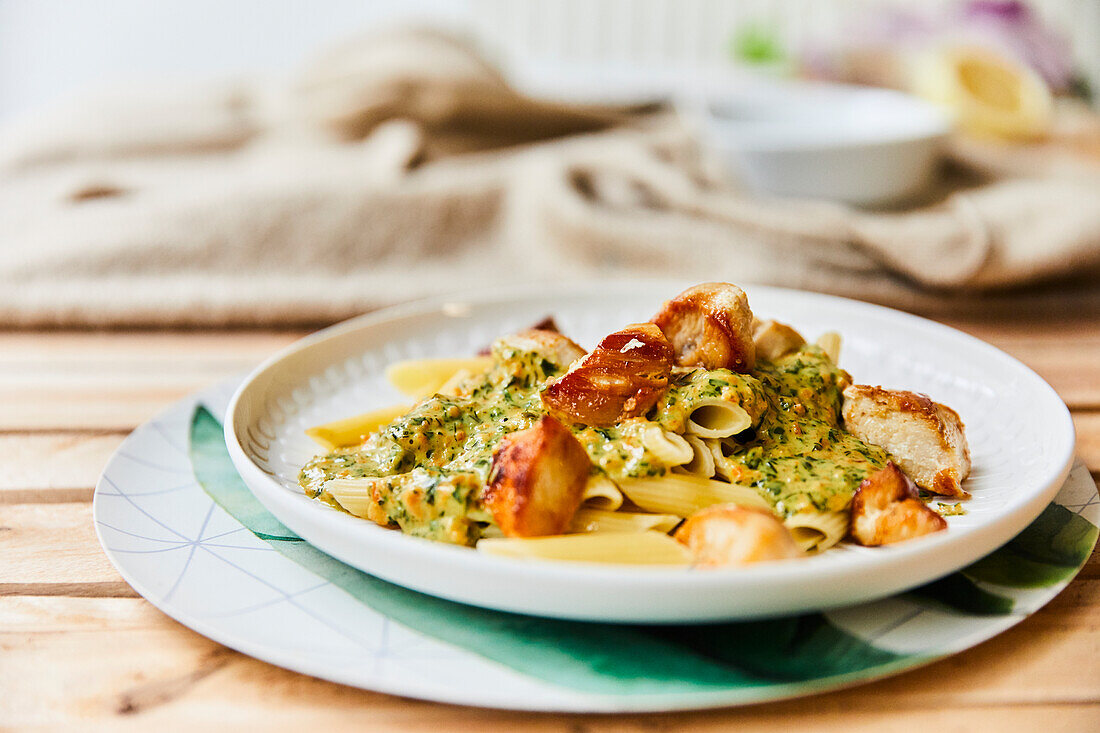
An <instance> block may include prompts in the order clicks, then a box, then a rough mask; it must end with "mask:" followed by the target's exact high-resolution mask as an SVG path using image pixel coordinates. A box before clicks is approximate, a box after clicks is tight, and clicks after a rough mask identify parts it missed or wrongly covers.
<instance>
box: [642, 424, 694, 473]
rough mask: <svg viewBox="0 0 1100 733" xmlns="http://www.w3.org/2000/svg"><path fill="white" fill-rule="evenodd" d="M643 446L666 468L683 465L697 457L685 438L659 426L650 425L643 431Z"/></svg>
mask: <svg viewBox="0 0 1100 733" xmlns="http://www.w3.org/2000/svg"><path fill="white" fill-rule="evenodd" d="M642 445H643V446H645V448H646V450H648V451H649V452H650V453H652V454H653V455H654V456H655V457H656V458H657V460H658V461H660V462H661V463H663V464H664V465H666V466H680V465H683V464H684V463H687V462H688V461H690V460H691V459H692V458H693V457H694V455H695V451H694V450H692V447H691V446H690V445H688V442H687V441H686V440H684V438H683V436H680V435H677V434H676V433H672V432H669V431H668V430H662V429H661V428H660V426H658V425H649V426H647V427H646V429H645V430H644V431H642Z"/></svg>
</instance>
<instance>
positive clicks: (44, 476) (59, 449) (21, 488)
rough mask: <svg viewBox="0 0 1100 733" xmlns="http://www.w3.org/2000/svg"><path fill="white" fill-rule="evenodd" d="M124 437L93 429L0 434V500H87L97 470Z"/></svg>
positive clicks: (97, 472) (7, 501)
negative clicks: (92, 430)
mask: <svg viewBox="0 0 1100 733" xmlns="http://www.w3.org/2000/svg"><path fill="white" fill-rule="evenodd" d="M125 437H126V433H121V432H119V433H114V432H99V431H95V432H64V433H37V434H33V435H27V434H18V433H13V434H7V435H0V504H18V503H21V502H75V501H91V500H92V489H93V487H94V486H95V484H96V481H98V480H99V474H100V473H101V472H102V471H103V467H104V466H105V465H106V464H107V460H108V459H109V458H110V457H111V454H112V453H114V451H115V449H117V448H118V446H119V444H121V443H122V441H123V439H124V438H125Z"/></svg>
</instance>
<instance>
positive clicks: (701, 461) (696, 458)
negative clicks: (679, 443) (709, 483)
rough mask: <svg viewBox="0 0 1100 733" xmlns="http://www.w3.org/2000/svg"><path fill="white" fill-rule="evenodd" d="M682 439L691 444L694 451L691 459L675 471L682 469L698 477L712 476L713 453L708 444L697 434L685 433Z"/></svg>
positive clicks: (713, 469)
mask: <svg viewBox="0 0 1100 733" xmlns="http://www.w3.org/2000/svg"><path fill="white" fill-rule="evenodd" d="M684 440H686V441H687V443H688V445H690V446H691V450H692V451H693V452H694V455H693V456H692V458H691V460H690V461H688V462H687V463H685V464H684V465H682V466H680V467H678V468H677V469H676V470H677V471H683V472H685V473H689V474H691V475H693V476H698V477H699V478H711V477H712V476H714V471H715V467H714V455H713V454H712V453H711V450H710V446H709V445H707V444H706V442H705V441H704V440H703V439H702V438H700V437H699V436H697V435H685V436H684Z"/></svg>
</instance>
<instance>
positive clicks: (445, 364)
mask: <svg viewBox="0 0 1100 733" xmlns="http://www.w3.org/2000/svg"><path fill="white" fill-rule="evenodd" d="M492 365H493V359H492V357H488V356H476V357H471V358H467V359H413V360H410V361H399V362H397V363H396V364H391V365H390V366H389V367H387V368H386V379H388V380H389V381H390V384H392V385H393V386H394V387H396V388H397V389H398V390H399V391H401V393H402V394H407V395H409V396H410V397H416V398H421V397H427V396H428V395H431V394H434V393H435V392H437V391H439V389H440V388H441V387H442V386H443V385H444V384H446V383H447V382H448V381H450V379H451V377H453V376H454V375H455V373H456V372H459V371H461V370H463V369H465V370H467V371H469V372H470V373H472V374H478V373H481V372H484V371H486V370H487V369H489V368H490V367H491V366H492Z"/></svg>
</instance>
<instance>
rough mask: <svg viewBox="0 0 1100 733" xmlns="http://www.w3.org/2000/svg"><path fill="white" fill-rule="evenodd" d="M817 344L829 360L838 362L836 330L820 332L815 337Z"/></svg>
mask: <svg viewBox="0 0 1100 733" xmlns="http://www.w3.org/2000/svg"><path fill="white" fill-rule="evenodd" d="M817 345H818V346H820V347H821V350H822V351H824V352H825V356H827V357H829V361H831V362H832V363H834V364H839V363H840V334H839V333H837V332H836V331H828V332H826V333H823V334H821V335H820V336H819V337H818V339H817Z"/></svg>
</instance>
